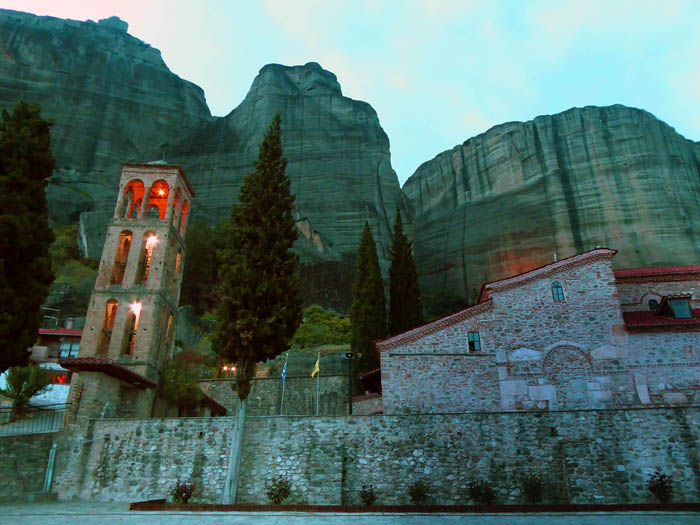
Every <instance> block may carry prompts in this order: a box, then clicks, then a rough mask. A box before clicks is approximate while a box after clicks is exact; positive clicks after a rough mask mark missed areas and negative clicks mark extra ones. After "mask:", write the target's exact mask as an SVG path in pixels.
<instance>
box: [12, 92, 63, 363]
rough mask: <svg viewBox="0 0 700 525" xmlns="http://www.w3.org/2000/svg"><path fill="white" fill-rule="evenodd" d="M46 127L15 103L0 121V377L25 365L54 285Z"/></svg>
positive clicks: (32, 109)
mask: <svg viewBox="0 0 700 525" xmlns="http://www.w3.org/2000/svg"><path fill="white" fill-rule="evenodd" d="M50 126H51V123H50V122H48V121H47V120H44V119H43V118H41V115H40V112H39V106H36V105H29V104H26V103H25V102H23V101H19V102H18V103H17V105H16V106H15V108H14V111H13V113H12V114H11V115H10V114H9V113H8V112H7V111H3V112H2V122H0V202H1V203H2V206H0V297H1V298H2V307H1V308H0V341H1V342H2V343H1V344H0V349H1V350H0V373H1V372H4V371H5V370H7V369H8V368H9V367H11V366H23V365H26V364H27V361H28V359H29V352H28V351H27V348H28V347H30V346H32V345H33V344H34V343H35V342H36V338H37V335H38V333H39V323H40V319H41V314H40V306H41V304H42V303H43V302H44V301H45V300H46V296H47V295H48V293H49V286H50V285H51V282H52V281H53V272H52V271H51V260H50V257H49V245H50V244H51V243H52V242H53V239H54V236H53V233H52V232H51V230H50V229H49V223H48V204H47V202H46V195H45V193H44V187H45V186H46V179H48V178H49V177H50V176H51V172H52V171H53V167H54V158H53V155H52V154H51V136H50V133H49V127H50Z"/></svg>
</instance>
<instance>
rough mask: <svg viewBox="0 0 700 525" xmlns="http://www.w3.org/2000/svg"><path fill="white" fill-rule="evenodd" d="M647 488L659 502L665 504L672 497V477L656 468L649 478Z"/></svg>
mask: <svg viewBox="0 0 700 525" xmlns="http://www.w3.org/2000/svg"><path fill="white" fill-rule="evenodd" d="M647 488H648V489H649V492H651V493H652V494H653V495H654V497H655V498H656V499H658V500H659V503H662V504H666V503H669V502H670V501H671V499H673V479H671V476H669V475H667V474H664V473H663V472H661V470H660V469H658V468H657V469H656V472H654V473H653V474H652V475H651V477H650V478H649V481H648V482H647Z"/></svg>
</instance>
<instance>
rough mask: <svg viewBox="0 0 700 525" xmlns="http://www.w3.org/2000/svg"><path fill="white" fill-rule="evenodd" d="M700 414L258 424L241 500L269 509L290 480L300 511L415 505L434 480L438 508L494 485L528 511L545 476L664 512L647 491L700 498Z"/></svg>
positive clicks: (589, 493) (579, 491)
mask: <svg viewBox="0 0 700 525" xmlns="http://www.w3.org/2000/svg"><path fill="white" fill-rule="evenodd" d="M699 423H700V408H698V407H692V408H661V409H653V408H651V409H629V410H602V411H596V410H582V411H569V412H503V413H490V414H442V415H440V414H436V415H404V416H401V415H398V416H381V415H379V416H355V417H321V418H304V417H287V418H255V417H252V418H248V421H247V422H246V434H245V444H244V451H245V452H244V456H243V460H242V465H241V469H242V470H241V478H240V483H239V487H238V492H239V500H238V501H239V502H246V503H265V502H267V498H266V496H265V492H264V485H265V482H268V481H269V480H270V479H271V478H272V477H273V476H279V475H282V476H286V477H287V478H289V479H290V481H291V484H292V494H291V498H290V501H292V502H297V503H302V502H305V503H309V504H340V503H343V504H361V500H360V495H359V490H360V488H361V487H362V486H363V485H370V484H371V485H374V489H375V491H376V493H377V496H378V499H377V503H379V504H407V503H409V498H408V492H407V490H408V487H409V486H410V485H411V484H412V483H413V482H415V481H416V480H418V479H423V480H424V481H425V483H426V484H427V486H428V487H429V497H430V501H431V502H433V503H436V504H465V503H468V495H467V488H466V487H467V483H468V482H469V481H470V480H475V479H484V480H488V481H489V482H490V483H491V484H492V486H493V488H494V489H495V490H496V491H497V494H498V496H497V498H498V501H499V502H500V503H506V504H508V503H521V502H522V501H523V500H522V497H521V493H520V478H521V477H522V476H523V475H524V474H526V473H529V472H534V473H539V474H541V475H542V476H543V478H544V479H545V483H546V488H545V499H546V501H549V502H571V503H632V502H635V503H641V502H653V501H654V499H653V496H652V495H651V494H650V493H649V492H648V491H647V489H646V483H647V480H648V478H649V476H650V475H651V474H652V473H653V472H654V470H655V469H656V468H660V469H661V470H662V471H664V472H666V473H667V474H670V475H671V476H672V477H673V480H674V482H675V483H676V485H675V489H676V490H675V494H676V498H675V501H698V499H699V497H700V464H699V463H698V451H699V447H700V434H699V433H698V424H699Z"/></svg>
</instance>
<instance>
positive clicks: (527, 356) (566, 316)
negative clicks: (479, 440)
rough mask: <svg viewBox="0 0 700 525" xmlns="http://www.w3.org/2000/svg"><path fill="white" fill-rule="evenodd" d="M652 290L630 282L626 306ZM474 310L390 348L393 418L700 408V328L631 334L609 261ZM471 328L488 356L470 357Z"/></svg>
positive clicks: (385, 375) (386, 382)
mask: <svg viewBox="0 0 700 525" xmlns="http://www.w3.org/2000/svg"><path fill="white" fill-rule="evenodd" d="M553 281H557V282H560V283H561V284H562V286H563V288H564V296H565V300H564V302H555V301H553V299H552V293H551V284H552V282H553ZM649 286H650V285H649V284H647V283H642V284H641V285H639V284H633V285H631V286H627V285H624V286H623V287H622V288H623V289H624V290H626V291H625V292H624V293H625V294H627V295H626V296H625V297H627V299H624V300H628V301H632V299H631V298H634V297H636V299H634V301H636V302H637V304H639V301H640V298H641V297H643V296H644V294H645V293H646V292H645V291H644V290H646V288H644V287H647V288H648V287H649ZM653 288H654V289H655V290H657V291H658V292H659V293H660V294H661V295H666V294H670V293H680V292H681V291H685V292H692V293H695V286H691V285H690V283H677V282H661V283H656V284H655V285H654V287H653ZM637 309H640V308H639V307H637ZM475 311H476V312H477V313H476V314H474V315H472V316H468V315H467V316H466V318H465V319H463V320H462V321H460V322H457V323H452V324H449V323H446V325H445V326H444V327H442V328H440V329H439V330H438V331H436V332H435V333H432V334H429V335H425V336H423V337H420V338H419V337H415V338H414V339H415V340H408V341H407V342H401V343H400V344H398V345H393V346H392V347H390V348H384V349H382V351H381V362H382V385H383V395H384V399H383V403H384V410H385V413H387V414H401V413H441V412H474V411H499V410H571V409H588V408H620V407H635V406H653V405H657V406H669V405H670V406H674V405H687V404H689V403H695V402H700V332H692V331H670V330H669V331H663V332H637V331H635V332H629V331H628V330H627V328H626V327H625V325H624V323H623V319H622V313H621V309H620V303H619V299H618V288H617V286H616V284H615V280H614V276H613V273H612V270H611V267H610V263H609V262H608V261H607V260H602V261H600V260H599V261H594V262H591V263H588V264H585V265H580V266H578V267H574V268H569V269H566V270H563V271H560V272H558V273H555V274H553V275H548V276H543V277H539V278H537V279H536V280H534V281H532V282H529V283H527V284H523V285H521V286H518V287H516V288H512V289H510V290H502V291H494V292H493V294H492V298H491V300H490V302H486V303H482V304H481V305H479V306H477V307H476V308H475ZM439 322H440V321H437V323H439ZM469 332H479V336H480V340H481V349H482V351H481V352H479V353H469V351H468V348H467V344H468V343H467V340H468V333H469ZM380 348H381V344H380Z"/></svg>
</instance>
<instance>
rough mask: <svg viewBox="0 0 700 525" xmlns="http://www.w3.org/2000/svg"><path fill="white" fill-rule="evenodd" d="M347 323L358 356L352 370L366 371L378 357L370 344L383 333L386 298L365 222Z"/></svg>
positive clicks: (375, 249)
mask: <svg viewBox="0 0 700 525" xmlns="http://www.w3.org/2000/svg"><path fill="white" fill-rule="evenodd" d="M350 322H351V325H352V337H351V345H352V350H353V352H355V353H356V354H358V355H359V359H358V360H357V361H356V362H355V371H356V372H366V371H368V370H372V369H374V368H377V367H378V366H379V359H378V358H377V354H376V351H375V349H374V345H373V344H372V343H373V341H375V340H376V339H381V338H383V337H385V336H386V297H385V296H384V285H383V284H382V274H381V272H380V271H379V259H378V258H377V247H376V245H375V243H374V239H373V238H372V232H371V231H370V229H369V224H368V223H366V222H365V228H364V230H363V231H362V241H360V247H359V249H358V251H357V264H356V268H355V281H354V283H353V285H352V307H351V310H350Z"/></svg>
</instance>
